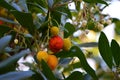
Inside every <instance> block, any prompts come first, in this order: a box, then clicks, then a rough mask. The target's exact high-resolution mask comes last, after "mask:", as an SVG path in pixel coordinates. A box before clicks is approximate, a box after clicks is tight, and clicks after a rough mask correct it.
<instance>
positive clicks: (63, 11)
mask: <svg viewBox="0 0 120 80" xmlns="http://www.w3.org/2000/svg"><path fill="white" fill-rule="evenodd" d="M56 11H57V12H59V13H60V14H62V15H65V16H67V17H68V18H70V19H72V14H71V12H70V10H69V9H68V7H66V6H60V7H57V8H56Z"/></svg>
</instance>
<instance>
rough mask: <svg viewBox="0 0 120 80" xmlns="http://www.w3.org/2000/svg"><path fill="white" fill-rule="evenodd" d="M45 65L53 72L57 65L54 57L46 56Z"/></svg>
mask: <svg viewBox="0 0 120 80" xmlns="http://www.w3.org/2000/svg"><path fill="white" fill-rule="evenodd" d="M47 64H48V66H49V67H50V69H51V70H54V69H55V68H56V67H57V65H58V59H57V57H56V56H55V55H48V60H47Z"/></svg>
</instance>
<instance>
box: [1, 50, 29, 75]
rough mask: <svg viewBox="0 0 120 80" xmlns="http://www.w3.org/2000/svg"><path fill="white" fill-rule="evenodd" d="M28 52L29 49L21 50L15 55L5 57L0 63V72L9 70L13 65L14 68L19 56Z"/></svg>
mask: <svg viewBox="0 0 120 80" xmlns="http://www.w3.org/2000/svg"><path fill="white" fill-rule="evenodd" d="M29 53H30V51H29V50H23V51H21V52H19V53H17V54H16V55H14V56H12V57H10V58H8V59H6V60H5V61H3V62H1V63H0V74H1V73H5V72H9V71H11V67H13V66H14V67H13V68H15V67H16V65H15V64H16V63H17V61H18V60H19V59H20V58H21V57H23V56H25V55H26V54H29ZM12 70H13V69H12Z"/></svg>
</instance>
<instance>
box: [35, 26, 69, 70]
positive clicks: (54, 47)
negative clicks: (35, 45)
mask: <svg viewBox="0 0 120 80" xmlns="http://www.w3.org/2000/svg"><path fill="white" fill-rule="evenodd" d="M59 32H60V31H59V28H58V27H56V26H53V27H51V28H50V33H51V38H50V40H49V43H48V47H49V50H50V52H52V54H50V53H49V51H48V52H46V51H39V52H38V53H37V59H38V61H41V60H42V59H43V60H44V61H46V62H47V64H48V66H49V67H50V68H51V70H54V69H55V68H56V66H57V65H58V58H57V57H56V56H55V55H54V54H56V53H58V52H59V51H61V50H65V51H69V49H70V48H71V41H70V39H69V38H64V39H63V38H61V37H60V36H59Z"/></svg>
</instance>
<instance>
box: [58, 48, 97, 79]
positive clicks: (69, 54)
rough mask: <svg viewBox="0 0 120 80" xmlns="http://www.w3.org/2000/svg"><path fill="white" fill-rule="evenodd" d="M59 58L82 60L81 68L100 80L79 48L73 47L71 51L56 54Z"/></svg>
mask: <svg viewBox="0 0 120 80" xmlns="http://www.w3.org/2000/svg"><path fill="white" fill-rule="evenodd" d="M56 56H57V57H60V58H66V57H75V56H76V57H78V58H79V60H80V63H81V65H80V66H79V67H81V66H82V67H83V69H84V70H85V71H86V72H87V73H88V74H89V75H90V76H91V77H92V78H93V79H94V80H98V78H97V76H96V74H95V71H94V70H93V69H92V68H91V67H90V65H89V64H88V62H87V60H86V58H85V55H84V53H83V52H82V51H81V49H80V48H79V47H77V46H73V47H72V48H71V49H70V51H61V52H59V53H57V54H56Z"/></svg>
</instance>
